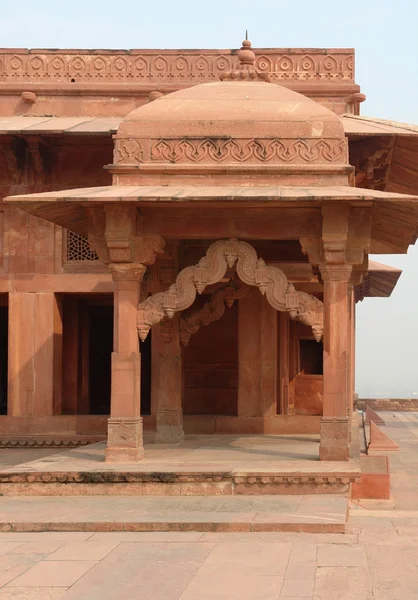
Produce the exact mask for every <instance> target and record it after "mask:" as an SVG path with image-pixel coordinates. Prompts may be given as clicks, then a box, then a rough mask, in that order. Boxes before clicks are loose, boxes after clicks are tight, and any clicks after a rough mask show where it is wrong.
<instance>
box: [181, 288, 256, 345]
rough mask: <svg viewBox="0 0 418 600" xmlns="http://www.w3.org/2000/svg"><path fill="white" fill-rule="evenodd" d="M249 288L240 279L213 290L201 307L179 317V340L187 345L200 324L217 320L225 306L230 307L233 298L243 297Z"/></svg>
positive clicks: (221, 315)
mask: <svg viewBox="0 0 418 600" xmlns="http://www.w3.org/2000/svg"><path fill="white" fill-rule="evenodd" d="M248 290H249V287H248V285H246V284H245V283H242V281H233V282H231V283H228V284H227V285H225V286H223V287H220V288H218V289H217V290H215V291H214V292H213V294H212V296H211V298H210V300H209V301H208V302H205V304H204V305H203V307H202V308H201V309H199V310H195V311H193V312H191V313H189V314H185V315H184V316H182V317H181V319H180V342H181V344H182V346H187V345H188V343H189V341H190V338H191V336H192V335H194V334H195V333H197V332H198V331H199V329H200V327H201V326H202V325H210V323H214V322H215V321H219V319H221V318H222V317H223V315H224V313H225V307H226V306H227V307H228V308H231V307H232V305H233V304H234V301H235V300H239V299H240V298H244V296H246V295H247V293H248Z"/></svg>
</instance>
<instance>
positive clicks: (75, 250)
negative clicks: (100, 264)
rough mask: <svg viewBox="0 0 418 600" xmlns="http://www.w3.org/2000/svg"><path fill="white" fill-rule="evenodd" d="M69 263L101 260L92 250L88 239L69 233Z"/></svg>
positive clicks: (67, 253)
mask: <svg viewBox="0 0 418 600" xmlns="http://www.w3.org/2000/svg"><path fill="white" fill-rule="evenodd" d="M65 260H66V261H67V262H73V261H92V260H99V257H98V256H97V254H96V253H95V252H94V250H92V249H91V248H90V244H89V241H88V239H87V238H86V237H85V236H84V235H80V234H79V233H74V231H67V249H66V257H65Z"/></svg>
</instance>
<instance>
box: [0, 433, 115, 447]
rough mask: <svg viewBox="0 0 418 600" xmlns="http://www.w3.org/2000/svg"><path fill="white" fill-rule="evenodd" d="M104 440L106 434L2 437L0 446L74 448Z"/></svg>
mask: <svg viewBox="0 0 418 600" xmlns="http://www.w3.org/2000/svg"><path fill="white" fill-rule="evenodd" d="M103 440H106V436H100V435H99V436H79V437H71V438H64V437H38V436H37V437H2V438H0V448H76V447H77V446H87V445H88V444H95V443H96V442H102V441H103Z"/></svg>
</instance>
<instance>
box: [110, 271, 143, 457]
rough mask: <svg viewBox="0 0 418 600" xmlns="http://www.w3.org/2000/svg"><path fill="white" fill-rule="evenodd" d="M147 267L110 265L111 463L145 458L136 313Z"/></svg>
mask: <svg viewBox="0 0 418 600" xmlns="http://www.w3.org/2000/svg"><path fill="white" fill-rule="evenodd" d="M145 269H146V267H145V265H143V264H134V263H127V264H121V263H119V264H117V265H116V264H111V265H110V270H111V273H112V276H113V280H114V282H115V292H114V332H113V335H114V342H113V347H114V352H113V353H112V387H111V401H110V418H109V421H108V437H107V448H106V461H108V462H134V461H138V460H141V459H142V458H143V457H144V446H143V431H142V418H141V380H140V374H141V355H140V351H139V341H138V334H137V330H136V316H137V307H138V303H139V295H140V284H141V281H142V278H143V276H144V273H145Z"/></svg>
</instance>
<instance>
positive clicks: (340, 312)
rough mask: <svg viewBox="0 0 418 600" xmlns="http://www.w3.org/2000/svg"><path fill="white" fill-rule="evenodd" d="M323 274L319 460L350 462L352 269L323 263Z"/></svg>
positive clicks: (344, 265) (321, 268)
mask: <svg viewBox="0 0 418 600" xmlns="http://www.w3.org/2000/svg"><path fill="white" fill-rule="evenodd" d="M320 271H321V275H322V280H323V282H324V410H323V417H322V418H321V443H320V447H319V457H320V459H321V460H348V459H349V438H350V422H349V421H350V420H349V417H348V398H347V395H348V393H347V391H348V386H347V381H348V377H349V352H350V343H349V334H348V330H349V327H348V324H349V303H348V296H349V281H350V277H351V272H352V266H351V265H347V264H342V265H340V264H336V265H328V264H322V265H320Z"/></svg>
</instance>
